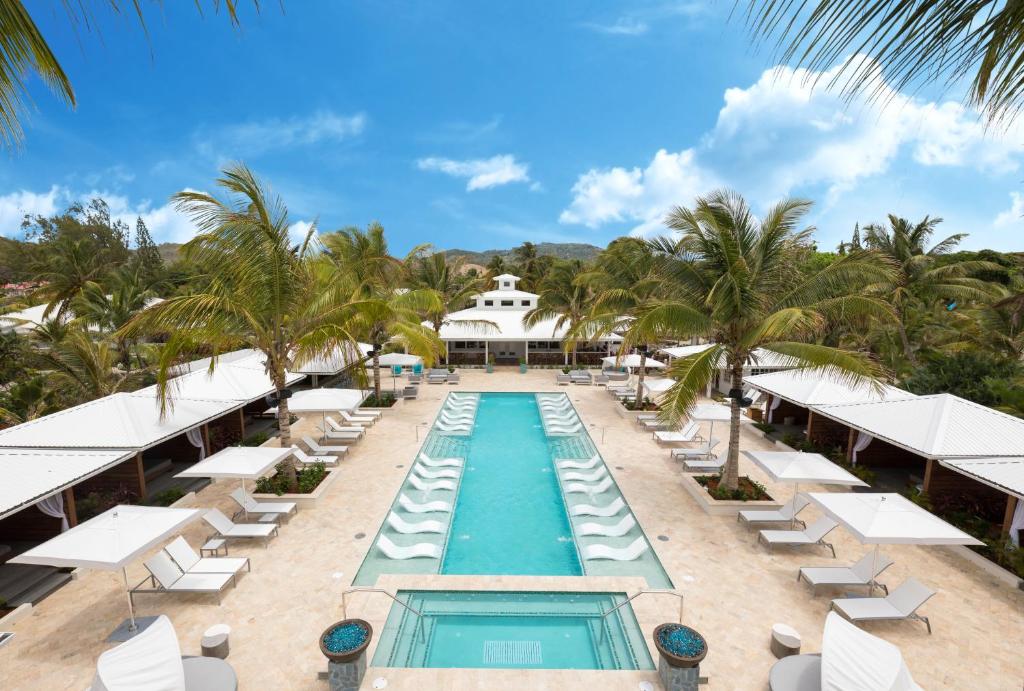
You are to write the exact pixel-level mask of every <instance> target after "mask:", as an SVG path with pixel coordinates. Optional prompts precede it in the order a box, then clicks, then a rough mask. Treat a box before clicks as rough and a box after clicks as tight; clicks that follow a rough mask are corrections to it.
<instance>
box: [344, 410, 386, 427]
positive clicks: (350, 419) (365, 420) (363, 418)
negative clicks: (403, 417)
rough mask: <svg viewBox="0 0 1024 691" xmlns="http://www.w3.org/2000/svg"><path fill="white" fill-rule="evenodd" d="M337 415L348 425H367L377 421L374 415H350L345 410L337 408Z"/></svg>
mask: <svg viewBox="0 0 1024 691" xmlns="http://www.w3.org/2000/svg"><path fill="white" fill-rule="evenodd" d="M338 415H340V416H341V417H342V419H343V420H345V422H347V423H348V424H350V425H362V426H364V427H369V426H370V425H372V424H373V423H374V422H376V421H377V417H378V416H376V415H350V414H349V412H348V411H347V410H339V411H338Z"/></svg>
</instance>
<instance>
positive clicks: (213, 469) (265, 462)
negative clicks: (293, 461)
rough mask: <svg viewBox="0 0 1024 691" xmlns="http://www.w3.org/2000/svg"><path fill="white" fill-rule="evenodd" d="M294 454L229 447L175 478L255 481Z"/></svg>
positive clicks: (288, 449) (282, 450)
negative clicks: (232, 478) (219, 478)
mask: <svg viewBox="0 0 1024 691" xmlns="http://www.w3.org/2000/svg"><path fill="white" fill-rule="evenodd" d="M291 454H292V449H291V447H285V448H281V447H277V446H229V447H227V448H226V449H223V450H221V451H218V452H217V453H215V454H213V455H212V456H208V457H207V458H205V459H203V460H202V461H199V462H198V463H196V464H195V465H193V466H191V467H190V468H188V469H187V470H183V471H182V472H180V473H178V474H177V475H175V476H174V477H237V478H245V479H247V480H255V479H256V478H258V477H263V475H264V474H265V473H266V472H267V471H268V470H270V469H271V468H273V467H274V466H275V465H277V464H278V463H280V462H281V461H283V460H284V459H286V458H288V456H290V455H291Z"/></svg>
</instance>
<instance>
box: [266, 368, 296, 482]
mask: <svg viewBox="0 0 1024 691" xmlns="http://www.w3.org/2000/svg"><path fill="white" fill-rule="evenodd" d="M271 378H272V379H273V380H274V388H275V389H276V390H277V430H278V432H279V436H280V440H281V447H282V448H284V447H288V446H291V445H292V414H291V412H290V411H289V410H288V399H287V398H283V397H282V396H281V392H282V391H284V389H285V379H284V369H283V368H279V369H278V368H275V370H274V371H273V372H272V374H271ZM291 459H292V457H291V456H289V457H288V459H286V460H285V462H284V472H285V475H286V476H287V477H288V484H289V485H291V488H292V489H296V488H297V486H298V484H299V478H298V476H297V475H296V473H295V464H294V463H293V462H292V460H291Z"/></svg>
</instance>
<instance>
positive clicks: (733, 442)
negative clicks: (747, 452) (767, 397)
mask: <svg viewBox="0 0 1024 691" xmlns="http://www.w3.org/2000/svg"><path fill="white" fill-rule="evenodd" d="M730 388H732V389H733V390H734V391H735V390H739V391H742V390H743V360H740V359H737V360H736V362H734V363H733V365H732V387H730ZM740 412H741V408H740V400H739V399H737V398H733V399H732V400H731V402H730V403H729V458H728V459H727V460H726V462H725V468H724V469H723V470H722V479H721V481H720V483H719V485H718V486H719V487H724V488H725V489H727V490H730V491H732V490H736V489H737V488H738V487H739V484H740Z"/></svg>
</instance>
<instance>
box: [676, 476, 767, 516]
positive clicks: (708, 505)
mask: <svg viewBox="0 0 1024 691" xmlns="http://www.w3.org/2000/svg"><path fill="white" fill-rule="evenodd" d="M744 480H747V481H748V482H749V481H750V478H747V477H746V476H744V477H741V478H740V483H741V484H742V483H743V481H744ZM682 481H683V489H685V490H686V491H687V492H689V494H690V496H691V497H693V498H694V500H695V501H696V502H697V505H698V506H700V508H701V510H702V511H703V512H704V513H706V514H709V515H711V516H735V515H736V514H738V513H739V512H740V511H744V510H746V509H758V510H764V511H773V510H776V509H779V508H781V507H782V504H781V503H779V502H777V501H775V500H774V499H772V498H771V497H768V498H767V499H756V500H747V501H743V500H738V499H715V498H714V497H713V496H711V494H709V493H708V490H707V488H706V487H704V486H703V485H701V484H700V483H699V482H698V481H697V477H695V476H693V475H688V474H687V475H683V476H682Z"/></svg>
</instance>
